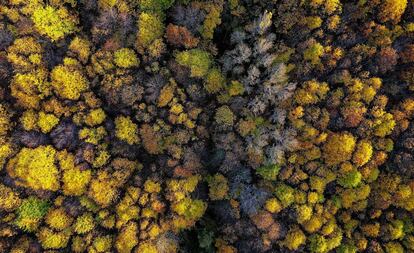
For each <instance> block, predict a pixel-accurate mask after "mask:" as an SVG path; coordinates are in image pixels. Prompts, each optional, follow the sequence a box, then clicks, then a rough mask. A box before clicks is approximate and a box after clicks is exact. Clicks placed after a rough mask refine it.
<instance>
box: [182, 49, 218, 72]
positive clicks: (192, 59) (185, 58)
mask: <svg viewBox="0 0 414 253" xmlns="http://www.w3.org/2000/svg"><path fill="white" fill-rule="evenodd" d="M176 60H177V62H178V63H179V64H181V65H184V66H186V67H188V68H190V71H191V76H193V77H204V76H205V75H206V74H207V73H208V70H209V68H210V66H211V64H212V63H211V56H210V54H209V53H208V52H206V51H204V50H200V49H191V50H188V51H183V52H180V53H178V54H177V56H176ZM213 73H214V72H213ZM211 78H212V77H210V79H211Z"/></svg>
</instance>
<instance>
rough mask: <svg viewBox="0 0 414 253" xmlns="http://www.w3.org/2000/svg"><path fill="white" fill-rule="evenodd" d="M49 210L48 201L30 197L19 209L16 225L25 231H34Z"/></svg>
mask: <svg viewBox="0 0 414 253" xmlns="http://www.w3.org/2000/svg"><path fill="white" fill-rule="evenodd" d="M48 209H49V204H48V202H47V201H44V200H41V199H39V198H36V197H29V198H27V199H25V200H23V201H22V203H21V205H20V206H19V208H18V209H17V217H16V220H15V224H16V225H17V226H18V227H19V228H21V229H23V230H27V231H34V230H35V229H36V228H37V226H38V225H39V222H40V221H41V219H42V218H43V216H45V214H46V213H47V210H48Z"/></svg>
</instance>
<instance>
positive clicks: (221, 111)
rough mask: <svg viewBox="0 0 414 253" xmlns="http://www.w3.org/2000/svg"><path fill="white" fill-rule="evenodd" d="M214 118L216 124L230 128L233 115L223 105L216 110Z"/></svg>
mask: <svg viewBox="0 0 414 253" xmlns="http://www.w3.org/2000/svg"><path fill="white" fill-rule="evenodd" d="M214 118H215V120H216V122H217V124H220V125H224V126H232V125H233V121H234V114H233V112H232V111H231V109H230V108H229V107H228V106H226V105H224V106H222V107H220V108H218V109H217V112H216V115H215V116H214Z"/></svg>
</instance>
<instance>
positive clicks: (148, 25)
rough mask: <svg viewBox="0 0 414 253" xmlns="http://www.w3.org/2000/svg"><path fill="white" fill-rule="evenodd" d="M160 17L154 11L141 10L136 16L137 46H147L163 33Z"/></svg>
mask: <svg viewBox="0 0 414 253" xmlns="http://www.w3.org/2000/svg"><path fill="white" fill-rule="evenodd" d="M164 27H165V26H164V24H163V23H162V21H161V17H160V16H159V15H158V14H155V13H149V12H142V13H141V14H140V15H139V18H138V34H137V47H138V48H140V47H143V48H147V47H149V46H150V45H151V44H152V43H153V42H154V41H155V40H156V39H158V38H160V37H162V35H163V34H164Z"/></svg>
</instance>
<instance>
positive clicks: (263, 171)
mask: <svg viewBox="0 0 414 253" xmlns="http://www.w3.org/2000/svg"><path fill="white" fill-rule="evenodd" d="M279 171H280V166H278V165H277V164H270V165H266V166H262V167H260V168H258V169H257V171H256V173H257V174H258V175H260V176H261V177H263V179H266V180H272V181H274V180H276V178H277V175H278V174H279Z"/></svg>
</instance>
